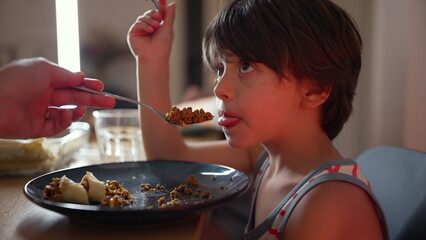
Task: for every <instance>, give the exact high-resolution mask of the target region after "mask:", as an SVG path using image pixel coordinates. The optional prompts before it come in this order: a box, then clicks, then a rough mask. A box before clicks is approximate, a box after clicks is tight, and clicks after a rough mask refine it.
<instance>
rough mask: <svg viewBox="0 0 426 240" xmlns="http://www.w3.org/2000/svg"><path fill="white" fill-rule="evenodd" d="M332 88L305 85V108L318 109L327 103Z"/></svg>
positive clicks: (303, 102) (303, 88) (303, 96)
mask: <svg viewBox="0 0 426 240" xmlns="http://www.w3.org/2000/svg"><path fill="white" fill-rule="evenodd" d="M330 92H331V86H325V87H318V86H313V85H312V84H309V83H308V84H303V86H302V102H301V105H302V107H303V108H316V107H319V106H321V105H322V104H323V103H324V102H325V101H327V99H328V97H329V96H330Z"/></svg>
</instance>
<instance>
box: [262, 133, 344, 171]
mask: <svg viewBox="0 0 426 240" xmlns="http://www.w3.org/2000/svg"><path fill="white" fill-rule="evenodd" d="M264 147H265V148H266V149H267V151H268V152H269V154H270V157H271V165H270V168H271V170H273V171H277V172H278V171H280V170H286V171H291V172H294V173H298V174H303V175H306V174H307V173H309V172H310V171H311V170H312V169H314V168H316V167H317V166H319V165H320V164H321V163H323V162H325V161H329V160H336V159H342V158H343V156H342V155H341V154H340V153H339V152H338V151H337V149H336V148H335V147H334V145H333V143H332V142H331V140H330V139H329V138H328V136H327V135H326V134H325V132H323V131H322V130H320V131H308V132H307V131H300V132H299V134H298V135H297V137H293V138H292V139H291V140H289V141H285V139H283V142H282V143H280V144H279V146H275V147H273V146H268V145H267V144H266V145H264Z"/></svg>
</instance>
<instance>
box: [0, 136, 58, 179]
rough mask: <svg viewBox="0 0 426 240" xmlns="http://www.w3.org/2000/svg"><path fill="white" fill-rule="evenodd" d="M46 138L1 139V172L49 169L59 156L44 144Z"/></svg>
mask: <svg viewBox="0 0 426 240" xmlns="http://www.w3.org/2000/svg"><path fill="white" fill-rule="evenodd" d="M44 140H45V139H44V138H38V139H33V140H5V139H0V172H13V171H21V170H29V169H36V170H39V171H47V170H49V169H50V167H51V166H53V165H54V163H56V162H57V160H58V158H57V156H55V154H53V153H52V152H51V151H50V150H49V149H47V148H45V147H44V146H43V142H44Z"/></svg>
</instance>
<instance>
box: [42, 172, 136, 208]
mask: <svg viewBox="0 0 426 240" xmlns="http://www.w3.org/2000/svg"><path fill="white" fill-rule="evenodd" d="M44 198H45V199H48V200H51V201H56V202H69V203H79V204H89V201H91V202H98V203H99V204H100V205H101V206H109V207H119V206H125V205H129V204H131V203H132V200H133V196H132V195H131V194H130V193H129V191H127V189H125V188H124V187H123V186H122V185H121V184H120V183H118V182H117V181H115V180H111V181H110V180H107V181H106V183H105V184H104V182H103V181H99V180H98V179H97V178H96V177H95V175H93V173H91V172H86V175H84V176H83V178H82V179H81V181H80V183H76V182H74V181H72V180H71V179H69V178H67V177H66V176H65V175H64V176H62V177H61V178H53V179H52V182H50V183H49V184H48V185H46V187H45V188H44Z"/></svg>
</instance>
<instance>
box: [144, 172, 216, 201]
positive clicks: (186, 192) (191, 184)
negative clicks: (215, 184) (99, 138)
mask: <svg viewBox="0 0 426 240" xmlns="http://www.w3.org/2000/svg"><path fill="white" fill-rule="evenodd" d="M187 183H188V184H180V185H178V186H177V187H174V188H173V189H171V190H170V191H169V190H165V191H162V193H164V196H161V197H159V198H158V199H157V200H156V203H157V204H156V205H157V208H167V207H174V206H179V205H182V204H183V203H184V202H185V200H184V199H185V198H184V197H185V196H191V202H193V203H200V202H204V201H206V200H212V199H213V198H214V195H213V194H211V193H210V192H209V191H203V190H201V189H197V186H198V179H197V178H196V177H195V175H190V176H189V177H188V178H187ZM140 187H141V189H142V191H143V190H146V191H156V189H158V190H163V189H165V186H163V185H160V184H157V185H156V186H155V187H153V185H152V184H150V183H143V184H141V185H140ZM167 193H168V195H167ZM148 208H149V209H154V208H155V206H149V207H148Z"/></svg>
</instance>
